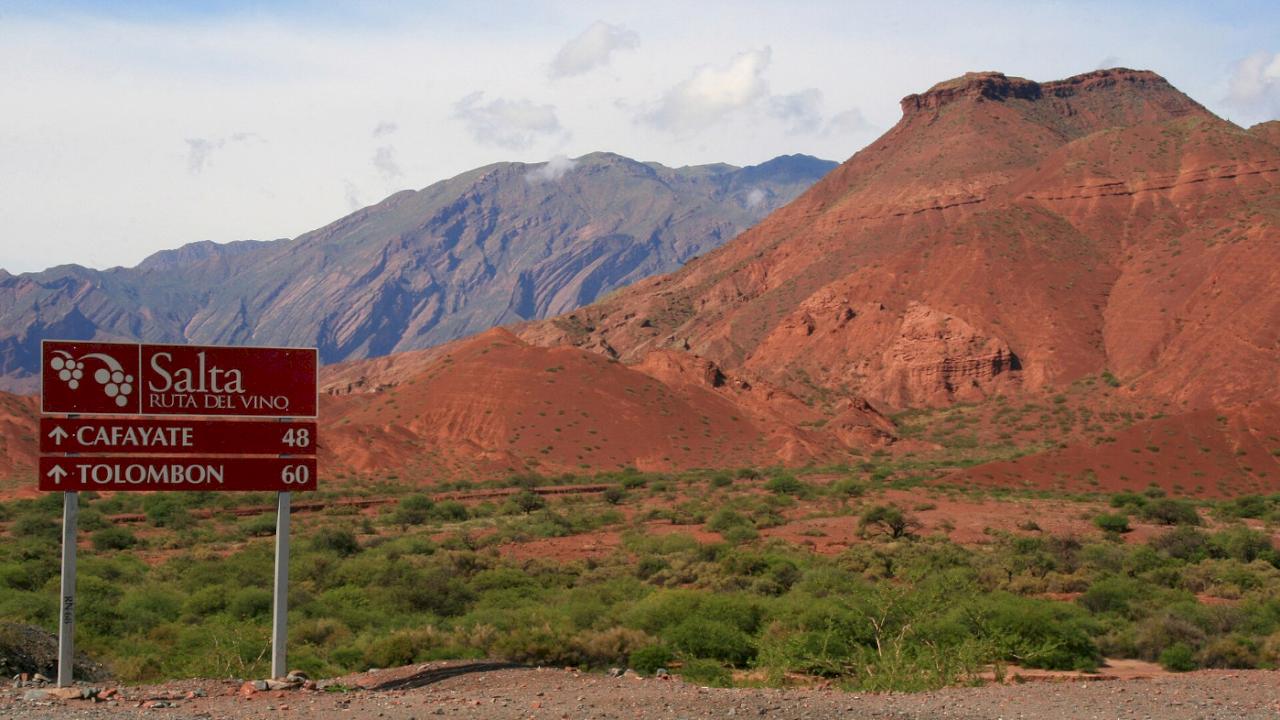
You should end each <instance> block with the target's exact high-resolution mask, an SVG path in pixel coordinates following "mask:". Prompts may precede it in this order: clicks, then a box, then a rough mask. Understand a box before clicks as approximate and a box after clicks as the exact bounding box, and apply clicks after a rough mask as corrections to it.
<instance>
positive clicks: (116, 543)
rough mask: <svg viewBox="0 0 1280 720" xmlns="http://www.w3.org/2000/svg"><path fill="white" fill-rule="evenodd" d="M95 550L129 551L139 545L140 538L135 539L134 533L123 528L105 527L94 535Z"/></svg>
mask: <svg viewBox="0 0 1280 720" xmlns="http://www.w3.org/2000/svg"><path fill="white" fill-rule="evenodd" d="M92 541H93V549H94V550H98V551H100V552H101V551H106V550H127V549H129V548H131V547H133V546H134V545H136V544H138V538H136V537H134V534H133V532H131V531H130V530H129V529H128V528H122V527H105V528H102V529H101V530H98V531H97V532H95V533H93V535H92Z"/></svg>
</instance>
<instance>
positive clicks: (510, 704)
mask: <svg viewBox="0 0 1280 720" xmlns="http://www.w3.org/2000/svg"><path fill="white" fill-rule="evenodd" d="M261 686H262V685H261V684H259V687H261ZM308 686H310V683H309V684H308ZM108 695H109V699H107V700H102V701H94V700H89V699H74V700H60V699H56V698H54V697H52V696H50V695H47V694H45V695H42V694H40V693H39V692H33V691H32V690H31V689H27V688H13V689H7V690H5V691H3V693H2V694H0V718H24V719H26V718H31V719H36V718H131V717H168V718H264V717H290V716H292V717H304V718H353V717H356V718H388V719H395V720H412V719H415V718H417V719H422V718H429V717H437V716H445V717H459V718H574V719H577V718H601V719H604V718H619V719H621V718H690V719H693V718H730V717H755V718H758V717H765V718H795V719H797V720H799V719H802V718H813V719H817V718H876V719H879V718H896V719H906V720H914V719H921V720H923V719H925V718H956V719H959V718H971V719H975V720H976V719H978V718H983V719H986V718H1003V719H1005V720H1013V719H1015V718H1036V719H1038V720H1057V719H1059V718H1061V719H1064V720H1065V719H1067V718H1070V719H1072V720H1076V719H1091V718H1099V719H1100V718H1158V719H1160V720H1179V719H1181V718H1187V719H1191V718H1195V719H1197V720H1207V719H1211V718H1222V719H1224V720H1226V719H1228V718H1230V719H1231V720H1245V719H1248V718H1277V717H1280V673H1277V672H1271V671H1200V672H1194V673H1186V674H1181V675H1168V676H1159V677H1153V678H1148V679H1132V680H1110V681H1081V680H1072V681H1058V682H1030V683H1023V684H1006V685H988V686H985V687H979V688H952V689H947V690H941V691H937V692H930V693H919V694H909V695H904V694H892V695H866V694H854V693H847V692H842V691H839V690H830V689H825V690H824V689H803V690H799V689H796V690H757V689H736V690H722V689H712V688H705V687H699V686H697V685H691V684H686V683H684V682H682V681H680V680H678V679H674V678H669V679H664V678H639V677H636V676H633V675H632V674H630V673H628V674H627V675H625V676H622V677H610V676H608V675H601V674H591V673H579V672H576V671H570V670H551V669H545V668H539V669H531V668H510V667H501V666H498V665H497V664H493V663H487V664H486V663H432V664H428V665H421V666H417V667H410V668H401V669H396V670H385V671H373V672H370V673H367V674H364V675H360V676H353V677H349V678H341V679H338V680H334V681H328V682H321V683H319V687H318V688H317V689H303V688H301V687H299V688H298V689H294V690H279V691H276V690H266V691H262V690H255V689H253V683H242V682H240V681H204V682H201V681H187V682H183V683H175V684H170V685H166V686H162V687H161V686H154V687H138V688H127V689H124V690H123V691H121V692H120V693H119V694H115V693H108Z"/></svg>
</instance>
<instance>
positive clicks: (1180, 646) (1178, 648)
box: [1160, 643, 1198, 672]
mask: <svg viewBox="0 0 1280 720" xmlns="http://www.w3.org/2000/svg"><path fill="white" fill-rule="evenodd" d="M1160 666H1161V667H1163V668H1164V669H1165V670H1168V671H1169V672H1188V671H1190V670H1195V669H1196V668H1197V667H1198V666H1197V665H1196V654H1195V651H1193V650H1192V649H1191V648H1190V647H1187V645H1186V644H1184V643H1176V644H1174V645H1172V646H1171V647H1169V648H1166V649H1165V651H1164V652H1162V653H1160Z"/></svg>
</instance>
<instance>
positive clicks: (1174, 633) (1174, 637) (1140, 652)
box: [1133, 600, 1208, 661]
mask: <svg viewBox="0 0 1280 720" xmlns="http://www.w3.org/2000/svg"><path fill="white" fill-rule="evenodd" d="M1207 621H1208V620H1207V616H1206V614H1205V608H1204V607H1203V606H1202V605H1200V604H1199V603H1197V602H1195V601H1194V600H1192V601H1189V602H1185V603H1179V604H1176V605H1171V606H1168V607H1166V608H1164V609H1163V610H1161V611H1160V612H1158V613H1156V614H1154V615H1151V616H1150V617H1147V618H1144V619H1143V620H1141V621H1139V622H1138V624H1137V625H1136V627H1135V629H1134V637H1133V644H1134V647H1135V649H1136V651H1137V656H1138V657H1139V658H1141V659H1143V660H1150V661H1159V660H1160V657H1161V655H1162V654H1163V653H1164V652H1165V651H1166V650H1168V649H1169V648H1172V647H1173V646H1175V645H1183V646H1185V647H1187V648H1188V649H1194V648H1197V647H1200V645H1202V644H1203V643H1204V641H1205V639H1206V637H1207V635H1206V633H1205V630H1204V628H1203V625H1204V624H1205V623H1207Z"/></svg>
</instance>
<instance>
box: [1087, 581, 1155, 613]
mask: <svg viewBox="0 0 1280 720" xmlns="http://www.w3.org/2000/svg"><path fill="white" fill-rule="evenodd" d="M1144 592H1145V588H1144V587H1143V586H1142V583H1140V582H1138V581H1136V580H1134V579H1132V578H1126V577H1107V578H1102V579H1100V580H1098V581H1096V582H1094V583H1093V584H1092V585H1090V586H1089V589H1088V590H1086V591H1085V593H1084V594H1083V595H1081V596H1080V600H1079V602H1080V605H1081V607H1084V608H1085V609H1086V610H1088V611H1089V612H1091V613H1116V614H1119V615H1128V614H1129V613H1130V609H1131V608H1130V606H1131V604H1132V603H1133V602H1134V601H1135V600H1137V599H1138V598H1139V597H1140V596H1142V595H1143V594H1144Z"/></svg>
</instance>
